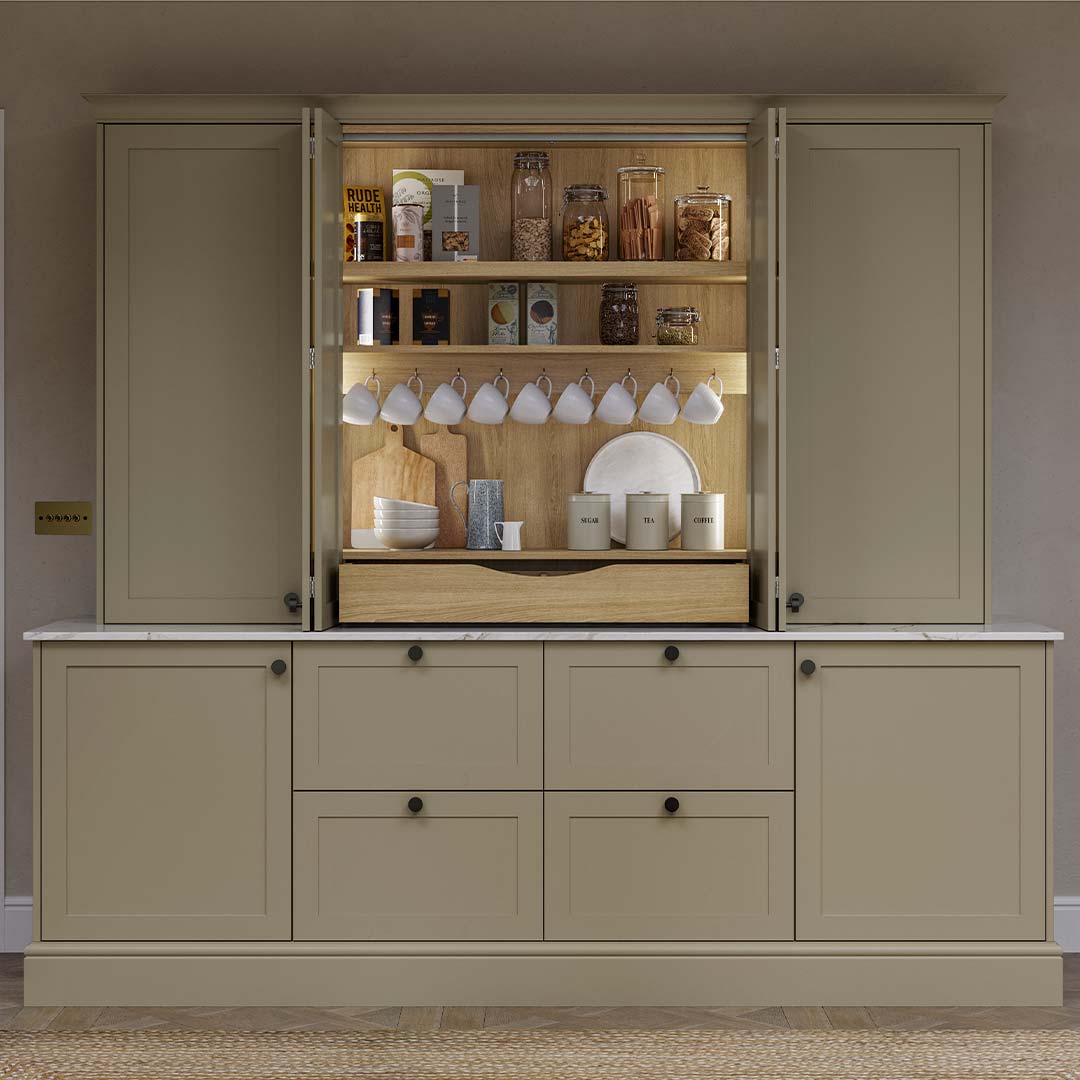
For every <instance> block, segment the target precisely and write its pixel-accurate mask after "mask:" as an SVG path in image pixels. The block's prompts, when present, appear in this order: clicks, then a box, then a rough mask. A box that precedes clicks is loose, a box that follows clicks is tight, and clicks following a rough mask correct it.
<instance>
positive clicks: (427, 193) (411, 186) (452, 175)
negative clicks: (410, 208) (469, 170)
mask: <svg viewBox="0 0 1080 1080" xmlns="http://www.w3.org/2000/svg"><path fill="white" fill-rule="evenodd" d="M391 179H392V182H393V198H392V200H391V204H392V205H393V206H398V205H400V204H401V203H419V204H420V205H421V206H423V208H424V259H425V261H428V262H430V261H431V189H432V188H433V187H434V186H435V185H436V184H439V185H441V186H451V185H460V184H464V183H465V170H464V169H393V170H392V171H391Z"/></svg>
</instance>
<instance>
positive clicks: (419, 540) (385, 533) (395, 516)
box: [375, 495, 439, 550]
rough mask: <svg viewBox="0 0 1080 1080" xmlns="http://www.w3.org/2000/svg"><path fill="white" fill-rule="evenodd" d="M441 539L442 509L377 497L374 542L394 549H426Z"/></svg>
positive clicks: (402, 500) (424, 504)
mask: <svg viewBox="0 0 1080 1080" xmlns="http://www.w3.org/2000/svg"><path fill="white" fill-rule="evenodd" d="M438 537H439V508H438V507H437V506H429V505H428V504H427V503H415V502H406V501H405V500H404V499H383V498H380V497H379V496H378V495H376V496H375V539H376V540H378V541H379V543H380V544H382V546H383V547H387V548H393V549H395V550H400V549H405V548H426V547H431V545H432V544H434V543H435V541H436V540H437V539H438Z"/></svg>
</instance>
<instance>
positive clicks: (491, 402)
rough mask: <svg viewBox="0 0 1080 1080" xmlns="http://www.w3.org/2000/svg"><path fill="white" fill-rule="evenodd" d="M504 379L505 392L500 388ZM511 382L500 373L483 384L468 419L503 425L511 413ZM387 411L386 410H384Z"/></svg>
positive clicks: (473, 401)
mask: <svg viewBox="0 0 1080 1080" xmlns="http://www.w3.org/2000/svg"><path fill="white" fill-rule="evenodd" d="M500 379H502V381H503V384H504V385H505V386H506V389H505V390H500V389H499V387H498V382H499V380H500ZM509 397H510V380H509V379H508V378H507V377H506V376H505V375H504V374H503V373H502V372H501V371H500V372H499V374H498V375H496V376H495V378H494V379H492V380H491V382H486V383H482V384H481V386H480V388H479V389H478V390H477V391H476V393H475V394H474V395H473V399H472V401H471V402H470V403H469V412H468V417H469V419H470V420H471V421H472V422H473V423H474V424H501V423H502V422H503V421H504V420H505V419H506V414H507V413H508V412H509V411H510V405H509V403H508V401H507V399H508V398H509ZM383 411H384V412H385V411H386V410H385V408H384V410H383Z"/></svg>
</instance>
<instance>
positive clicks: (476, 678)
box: [293, 641, 543, 791]
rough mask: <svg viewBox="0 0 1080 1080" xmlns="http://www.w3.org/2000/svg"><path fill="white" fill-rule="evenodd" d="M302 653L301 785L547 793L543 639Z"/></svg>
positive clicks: (296, 734)
mask: <svg viewBox="0 0 1080 1080" xmlns="http://www.w3.org/2000/svg"><path fill="white" fill-rule="evenodd" d="M410 649H412V650H413V652H412V656H416V657H417V659H412V658H411V657H410ZM417 649H419V655H418V654H417V652H416V650H417ZM293 656H294V666H295V673H294V678H293V687H294V717H293V784H294V787H296V788H300V789H314V790H320V789H321V790H327V789H345V790H367V791H370V790H379V789H397V788H405V787H426V788H448V789H462V790H470V789H472V790H476V789H486V790H498V789H503V790H508V789H519V790H520V789H530V788H537V789H538V788H540V787H541V786H542V771H543V762H542V760H541V757H542V747H541V743H542V734H541V729H542V709H543V704H542V702H543V677H542V667H543V646H542V645H541V644H540V643H539V642H536V643H533V642H529V643H525V644H517V643H515V642H501V641H498V642H496V641H493V642H475V643H474V642H455V641H447V642H439V641H436V642H423V643H421V644H419V645H418V646H417V645H412V646H410V645H409V643H408V642H404V641H402V642H370V643H368V642H365V643H363V644H353V643H351V642H319V643H317V644H312V645H304V644H297V645H296V646H295V649H294V654H293Z"/></svg>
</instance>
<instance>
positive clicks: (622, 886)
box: [544, 791, 793, 941]
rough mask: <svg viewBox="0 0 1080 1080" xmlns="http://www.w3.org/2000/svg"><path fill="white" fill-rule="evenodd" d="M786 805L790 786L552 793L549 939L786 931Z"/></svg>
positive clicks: (754, 936) (753, 935)
mask: <svg viewBox="0 0 1080 1080" xmlns="http://www.w3.org/2000/svg"><path fill="white" fill-rule="evenodd" d="M671 797H676V798H678V800H679V807H678V810H677V811H676V812H675V813H669V812H668V811H667V810H666V809H665V807H664V803H665V800H666V799H668V798H671ZM791 813H792V811H791V795H790V793H788V792H769V793H765V792H746V793H732V792H722V793H702V792H683V791H677V792H672V791H650V792H635V793H633V794H625V793H614V792H610V793H605V794H558V795H554V794H549V795H547V796H546V797H545V826H544V848H545V858H544V895H545V902H544V936H545V938H547V939H548V940H551V941H558V940H585V941H588V940H596V941H604V940H607V941H673V940H674V941H678V940H684V941H690V940H701V941H723V940H731V941H735V940H761V941H770V940H771V941H780V940H790V939H791V937H792V930H793V927H792V924H793V919H792V903H793V897H792V890H793V885H792V863H793V855H792V835H791V834H792V821H791Z"/></svg>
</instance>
